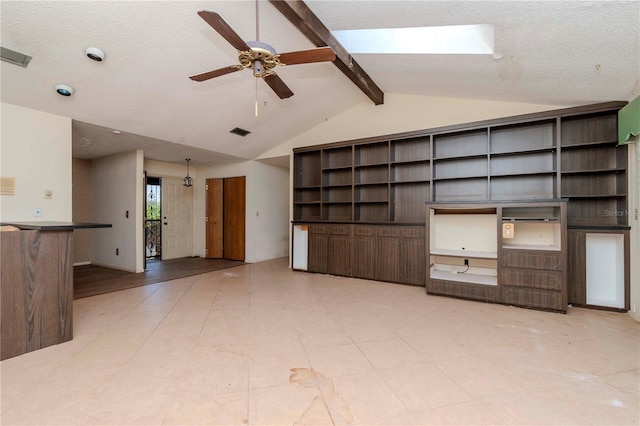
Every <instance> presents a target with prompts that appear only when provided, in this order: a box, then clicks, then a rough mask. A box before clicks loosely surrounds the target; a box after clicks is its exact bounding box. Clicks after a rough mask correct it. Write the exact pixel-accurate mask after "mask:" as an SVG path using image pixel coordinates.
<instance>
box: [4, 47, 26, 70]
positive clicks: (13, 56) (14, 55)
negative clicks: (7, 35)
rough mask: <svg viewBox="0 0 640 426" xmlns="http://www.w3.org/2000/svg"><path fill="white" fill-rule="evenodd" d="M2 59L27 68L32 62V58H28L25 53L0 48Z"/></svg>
mask: <svg viewBox="0 0 640 426" xmlns="http://www.w3.org/2000/svg"><path fill="white" fill-rule="evenodd" d="M0 59H2V60H3V61H5V62H9V63H12V64H14V65H19V66H21V67H24V68H26V67H27V65H29V62H30V61H31V56H27V55H25V54H24V53H20V52H16V51H15V50H11V49H7V48H6V47H1V46H0Z"/></svg>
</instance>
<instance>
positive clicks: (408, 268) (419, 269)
mask: <svg viewBox="0 0 640 426" xmlns="http://www.w3.org/2000/svg"><path fill="white" fill-rule="evenodd" d="M424 244H425V243H424V239H418V238H403V239H402V241H401V243H400V253H401V256H400V280H401V281H402V282H403V283H405V284H418V285H424V283H425V278H426V276H425V274H426V269H425V263H426V258H425V249H424Z"/></svg>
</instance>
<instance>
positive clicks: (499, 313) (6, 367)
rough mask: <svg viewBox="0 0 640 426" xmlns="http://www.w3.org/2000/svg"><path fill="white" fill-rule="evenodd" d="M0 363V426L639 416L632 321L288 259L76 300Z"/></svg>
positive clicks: (629, 419)
mask: <svg viewBox="0 0 640 426" xmlns="http://www.w3.org/2000/svg"><path fill="white" fill-rule="evenodd" d="M74 309H75V322H74V327H75V338H74V340H73V341H71V342H67V343H65V344H61V345H57V346H53V347H49V348H46V349H43V350H40V351H36V352H32V353H29V354H25V355H22V356H19V357H16V358H12V359H9V360H5V361H3V362H2V363H1V373H2V376H1V380H2V388H1V390H2V395H1V397H2V398H1V402H2V424H4V425H11V424H37V425H44V424H63V425H71V424H76V425H92V424H103V425H139V424H148V425H161V424H180V425H186V424H200V425H214V424H219V425H233V424H238V425H244V424H249V425H294V424H295V425H298V424H312V425H331V424H376V425H443V424H456V425H459V424H474V425H475V424H536V425H537V424H593V425H603V424H638V422H639V417H640V415H639V395H640V391H639V386H640V385H639V383H640V373H639V364H640V351H639V346H640V324H638V323H637V322H635V321H634V320H633V319H632V318H630V317H629V316H627V315H624V314H616V313H610V312H602V311H595V310H586V309H577V308H572V309H570V310H569V312H568V314H567V315H562V314H554V313H547V312H539V311H531V310H525V309H519V308H513V307H508V306H501V305H491V304H484V303H478V302H468V301H461V300H455V299H449V298H442V297H433V296H427V295H426V294H425V292H424V289H422V288H417V287H409V286H403V285H396V284H386V283H378V282H371V281H365V280H358V279H349V278H340V277H330V276H325V275H317V274H309V273H303V272H293V271H291V270H290V269H288V268H287V260H286V259H277V260H274V261H268V262H261V263H256V264H253V265H245V266H240V267H236V268H233V269H227V270H224V271H218V272H212V273H207V274H203V275H198V276H194V277H189V278H182V279H177V280H173V281H168V282H165V283H160V284H154V285H151V286H146V287H139V288H135V289H130V290H124V291H121V292H116V293H111V294H106V295H101V296H94V297H90V298H86V299H80V300H76V301H75V302H74Z"/></svg>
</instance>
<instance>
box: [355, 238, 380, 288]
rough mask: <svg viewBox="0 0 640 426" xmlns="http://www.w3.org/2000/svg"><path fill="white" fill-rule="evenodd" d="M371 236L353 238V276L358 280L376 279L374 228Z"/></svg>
mask: <svg viewBox="0 0 640 426" xmlns="http://www.w3.org/2000/svg"><path fill="white" fill-rule="evenodd" d="M361 228H364V227H361ZM366 228H371V230H372V232H371V234H370V235H358V231H357V230H356V235H355V236H354V237H353V276H354V277H356V278H366V279H370V280H375V279H376V236H375V235H374V234H373V232H374V231H373V227H372V226H367V227H366Z"/></svg>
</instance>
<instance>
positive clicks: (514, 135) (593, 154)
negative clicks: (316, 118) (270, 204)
mask: <svg viewBox="0 0 640 426" xmlns="http://www.w3.org/2000/svg"><path fill="white" fill-rule="evenodd" d="M624 105H625V103H624V102H609V103H605V104H597V105H587V106H583V107H576V108H566V109H560V110H556V111H549V112H544V113H536V114H528V115H523V116H516V117H509V118H504V119H498V120H489V121H484V122H478V123H469V124H464V125H456V126H447V127H440V128H436V129H428V130H421V131H412V132H406V133H402V134H395V135H383V136H380V137H371V138H365V139H359V140H353V141H345V142H336V143H332V144H326V145H321V146H310V147H305V148H296V149H294V162H293V164H294V179H293V220H294V222H296V223H305V222H306V223H339V224H354V225H416V226H423V227H424V226H425V224H426V221H427V218H428V217H427V216H426V214H425V209H424V203H426V202H439V203H466V202H487V203H493V202H495V203H501V202H512V201H522V202H536V201H540V200H550V199H560V198H563V199H567V200H568V201H567V205H566V209H567V220H566V223H565V224H564V225H566V226H567V227H568V229H569V234H570V236H571V233H572V232H573V230H574V229H575V230H576V232H577V230H578V229H580V230H581V231H580V232H582V231H584V230H589V229H592V230H594V231H596V230H599V231H603V230H608V231H612V232H618V231H620V232H625V230H628V204H627V185H628V182H627V181H628V173H627V161H628V159H627V147H626V146H618V145H617V112H618V110H619V109H620V108H622V107H623V106H624ZM513 220H514V221H515V223H517V226H518V227H519V228H520V229H523V230H524V231H525V232H524V233H525V234H526V233H531V234H535V233H536V232H537V231H538V230H539V229H541V227H542V226H543V224H542V223H539V222H538V221H536V220H534V219H522V218H517V219H516V218H514V219H513ZM550 222H551V223H553V221H550ZM544 226H546V225H544ZM545 229H546V228H545ZM521 235H522V234H521ZM580 235H582V234H580ZM625 238H626V237H625ZM569 240H570V244H569V247H565V249H566V250H567V253H568V255H569V259H570V261H569V267H570V268H571V270H572V271H577V272H579V273H576V274H571V275H572V279H571V281H570V291H569V302H570V303H574V304H581V303H586V302H584V300H586V299H585V298H584V297H583V296H584V291H583V289H584V288H585V286H586V284H585V279H584V274H582V273H581V271H582V270H583V269H584V262H585V257H584V255H583V254H584V247H582V245H583V244H584V238H583V237H577V236H576V237H575V238H574V237H573V236H571V238H569ZM509 244H511V245H513V244H514V243H513V242H511V243H508V244H507V246H506V247H505V249H509V250H511V249H515V250H520V251H526V250H534V249H536V248H539V247H538V246H540V247H542V248H544V246H545V244H546V243H545V244H533V243H532V244H529V247H527V248H519V247H509ZM544 249H545V250H546V248H544ZM498 252H499V251H498ZM443 256H445V255H443ZM479 258H482V256H480V257H479ZM627 272H628V271H626V270H625V273H626V275H628V273H627ZM574 277H577V278H574ZM627 284H628V283H627ZM486 293H487V294H488V293H490V292H486ZM494 293H495V292H494ZM486 297H487V298H491V297H494V298H495V297H498V296H496V295H495V294H493V295H491V294H489V295H488V296H486Z"/></svg>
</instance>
